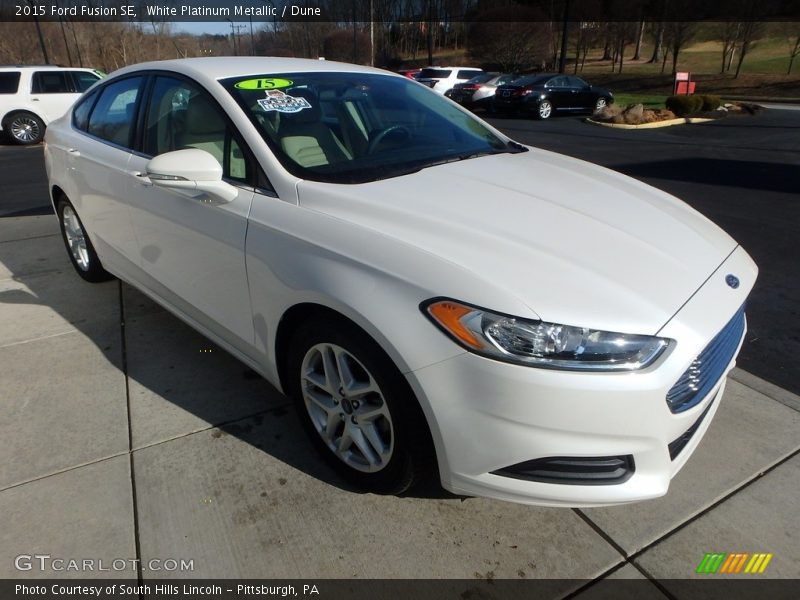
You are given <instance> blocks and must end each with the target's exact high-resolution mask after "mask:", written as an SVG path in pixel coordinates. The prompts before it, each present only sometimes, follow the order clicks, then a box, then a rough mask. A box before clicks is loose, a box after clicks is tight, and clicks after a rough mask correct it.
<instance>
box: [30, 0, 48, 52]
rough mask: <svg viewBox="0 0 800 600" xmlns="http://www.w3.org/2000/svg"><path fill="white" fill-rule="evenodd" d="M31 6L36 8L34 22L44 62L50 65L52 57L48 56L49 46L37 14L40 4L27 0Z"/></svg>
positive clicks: (34, 0)
mask: <svg viewBox="0 0 800 600" xmlns="http://www.w3.org/2000/svg"><path fill="white" fill-rule="evenodd" d="M27 2H28V4H30V6H31V8H33V9H34V17H33V22H34V23H35V24H36V33H37V34H38V35H39V45H40V46H41V47H42V56H43V57H44V64H46V65H49V64H50V59H49V58H48V57H47V48H46V47H45V45H44V36H43V35H42V26H41V25H40V24H39V17H37V16H36V15H35V8H36V7H37V6H38V4H37V2H36V0H27Z"/></svg>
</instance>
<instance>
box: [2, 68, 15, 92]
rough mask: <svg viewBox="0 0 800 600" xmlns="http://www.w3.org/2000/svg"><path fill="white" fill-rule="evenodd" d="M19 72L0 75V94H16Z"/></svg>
mask: <svg viewBox="0 0 800 600" xmlns="http://www.w3.org/2000/svg"><path fill="white" fill-rule="evenodd" d="M19 79H20V73H19V71H8V72H5V73H0V94H16V93H17V90H18V89H19Z"/></svg>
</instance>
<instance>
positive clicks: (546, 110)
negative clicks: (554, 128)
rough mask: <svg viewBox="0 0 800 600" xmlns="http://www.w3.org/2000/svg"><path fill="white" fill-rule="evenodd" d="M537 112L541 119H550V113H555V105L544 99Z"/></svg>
mask: <svg viewBox="0 0 800 600" xmlns="http://www.w3.org/2000/svg"><path fill="white" fill-rule="evenodd" d="M537 113H538V115H539V118H540V119H549V118H550V115H552V114H553V105H552V104H550V101H549V100H542V101H541V102H540V103H539V107H538V109H537Z"/></svg>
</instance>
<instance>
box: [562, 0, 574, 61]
mask: <svg viewBox="0 0 800 600" xmlns="http://www.w3.org/2000/svg"><path fill="white" fill-rule="evenodd" d="M568 33H569V0H566V2H565V3H564V28H563V29H562V30H561V56H560V57H559V59H558V72H559V73H563V72H564V70H565V69H566V64H567V36H568ZM575 60H578V59H577V57H576V58H575Z"/></svg>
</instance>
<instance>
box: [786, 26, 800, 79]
mask: <svg viewBox="0 0 800 600" xmlns="http://www.w3.org/2000/svg"><path fill="white" fill-rule="evenodd" d="M795 25H796V23H795ZM791 48H792V50H791V52H790V53H789V68H788V69H786V74H787V75H791V74H792V65H794V59H795V58H797V55H798V54H800V31H798V32H797V33H795V36H794V41H792V46H791Z"/></svg>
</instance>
